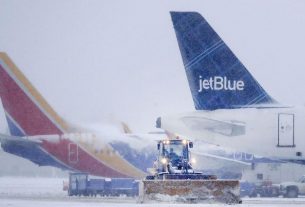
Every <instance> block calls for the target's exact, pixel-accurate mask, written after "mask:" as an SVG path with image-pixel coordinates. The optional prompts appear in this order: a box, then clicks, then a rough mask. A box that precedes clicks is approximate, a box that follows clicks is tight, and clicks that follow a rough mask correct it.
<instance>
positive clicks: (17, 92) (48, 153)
mask: <svg viewBox="0 0 305 207" xmlns="http://www.w3.org/2000/svg"><path fill="white" fill-rule="evenodd" d="M0 97H1V100H2V104H3V108H4V112H5V116H6V120H7V124H8V127H9V131H10V135H5V134H0V141H1V146H2V148H3V150H4V151H6V152H8V153H11V154H14V155H17V156H20V157H23V158H26V159H29V160H31V161H32V162H34V163H36V164H38V165H40V166H46V165H47V166H54V167H58V168H61V169H64V170H69V171H80V172H87V173H90V174H92V175H97V176H103V177H134V178H141V177H144V176H145V174H146V169H147V168H149V167H151V166H152V164H153V161H154V160H155V158H156V154H155V153H156V142H155V140H157V139H158V138H156V135H154V136H152V135H146V136H137V135H134V134H123V133H121V134H119V133H117V134H112V135H109V133H108V134H106V135H103V134H101V135H96V134H92V133H89V132H88V130H84V129H78V128H76V127H74V126H72V125H71V124H69V123H67V122H66V121H65V120H63V119H62V118H61V117H60V116H59V115H58V114H57V113H56V112H55V111H54V110H53V109H52V108H51V106H50V105H49V104H48V103H47V102H46V100H45V99H44V98H43V97H42V96H41V95H40V94H39V92H38V91H37V90H36V89H35V88H34V87H33V85H32V84H31V83H30V82H29V81H28V80H27V79H26V77H25V76H24V75H23V74H22V73H21V71H20V70H19V69H18V68H17V66H16V65H15V64H14V63H13V62H12V61H11V59H10V58H9V57H8V56H7V55H6V54H5V53H0ZM162 136H164V135H162Z"/></svg>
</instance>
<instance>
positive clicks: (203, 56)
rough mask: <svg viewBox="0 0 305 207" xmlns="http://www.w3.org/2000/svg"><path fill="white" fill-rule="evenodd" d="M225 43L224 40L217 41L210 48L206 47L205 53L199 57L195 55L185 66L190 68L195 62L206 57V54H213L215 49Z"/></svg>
mask: <svg viewBox="0 0 305 207" xmlns="http://www.w3.org/2000/svg"><path fill="white" fill-rule="evenodd" d="M223 44H224V42H223V41H221V40H220V41H219V42H217V43H216V44H215V45H213V46H211V47H210V48H208V49H206V50H205V51H204V52H203V53H201V54H199V55H198V56H197V57H195V58H194V59H193V60H191V61H190V62H189V63H187V64H186V65H185V67H187V68H190V67H191V66H192V65H194V64H195V63H197V62H199V61H200V60H202V59H204V58H205V57H206V56H208V55H209V54H211V53H212V52H213V51H215V50H216V49H217V48H219V47H220V46H222V45H223Z"/></svg>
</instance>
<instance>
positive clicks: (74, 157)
mask: <svg viewBox="0 0 305 207" xmlns="http://www.w3.org/2000/svg"><path fill="white" fill-rule="evenodd" d="M68 160H69V162H70V163H77V162H78V146H77V144H74V143H69V145H68Z"/></svg>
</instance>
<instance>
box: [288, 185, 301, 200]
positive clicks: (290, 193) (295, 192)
mask: <svg viewBox="0 0 305 207" xmlns="http://www.w3.org/2000/svg"><path fill="white" fill-rule="evenodd" d="M298 194H299V192H298V189H297V188H295V187H290V188H288V189H287V193H286V195H285V197H286V198H297V197H298Z"/></svg>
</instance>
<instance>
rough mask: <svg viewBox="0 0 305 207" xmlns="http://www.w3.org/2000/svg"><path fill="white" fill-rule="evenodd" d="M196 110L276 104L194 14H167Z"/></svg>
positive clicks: (215, 34) (206, 23)
mask: <svg viewBox="0 0 305 207" xmlns="http://www.w3.org/2000/svg"><path fill="white" fill-rule="evenodd" d="M170 14H171V18H172V22H173V25H174V29H175V32H176V37H177V40H178V44H179V48H180V52H181V56H182V59H183V63H184V67H185V71H186V75H187V78H188V82H189V85H190V89H191V93H192V96H193V101H194V104H195V108H196V110H215V109H232V108H241V107H251V106H258V105H266V104H268V105H270V104H277V102H276V101H275V100H274V99H273V98H272V97H271V96H269V95H268V94H267V93H266V91H265V90H264V89H263V88H262V87H261V86H260V85H259V83H258V82H257V81H256V80H255V78H254V77H252V75H251V74H250V73H249V71H248V70H247V69H246V68H245V66H244V65H243V64H242V63H241V62H240V61H239V60H238V59H237V57H236V56H235V55H234V54H233V52H232V51H231V50H230V48H229V47H228V46H227V45H226V44H225V43H224V42H223V40H222V39H221V38H220V37H219V36H218V35H217V33H216V32H215V31H214V30H213V29H212V27H211V26H210V25H209V24H208V22H207V21H206V20H205V19H204V18H203V17H202V16H201V15H200V14H199V13H196V12H170Z"/></svg>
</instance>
